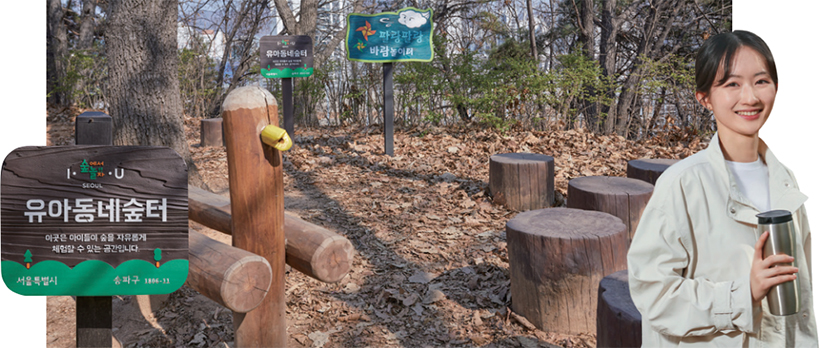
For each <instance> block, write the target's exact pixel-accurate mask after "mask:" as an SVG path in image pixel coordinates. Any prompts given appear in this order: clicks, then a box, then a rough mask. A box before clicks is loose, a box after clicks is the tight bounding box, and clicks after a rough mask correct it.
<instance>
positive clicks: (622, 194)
mask: <svg viewBox="0 0 820 348" xmlns="http://www.w3.org/2000/svg"><path fill="white" fill-rule="evenodd" d="M654 189H655V187H654V186H652V184H649V183H646V182H643V181H640V180H637V179H629V178H621V177H616V176H586V177H580V178H575V179H572V180H570V181H569V185H568V187H567V196H568V197H567V208H577V209H584V210H597V211H602V212H604V213H610V214H612V215H615V216H617V217H619V218H621V220H622V221H623V222H624V224H626V227H627V230H628V231H629V234H628V236H627V238H628V240H629V242H630V243H631V242H632V236H633V235H635V229H636V228H638V222H639V221H640V220H641V214H643V210H644V208H646V203H647V202H649V198H650V197H652V191H653V190H654Z"/></svg>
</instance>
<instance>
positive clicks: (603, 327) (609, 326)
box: [598, 270, 641, 347]
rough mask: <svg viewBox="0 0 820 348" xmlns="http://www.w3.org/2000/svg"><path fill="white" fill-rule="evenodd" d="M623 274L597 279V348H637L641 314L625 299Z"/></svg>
mask: <svg viewBox="0 0 820 348" xmlns="http://www.w3.org/2000/svg"><path fill="white" fill-rule="evenodd" d="M628 279H629V275H628V274H627V271H626V270H623V271H618V272H615V273H612V274H610V275H608V276H606V277H604V279H601V285H600V287H599V288H598V347H640V346H641V313H640V312H638V308H635V304H634V303H633V302H632V296H630V295H629V282H628Z"/></svg>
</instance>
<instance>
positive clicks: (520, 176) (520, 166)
mask: <svg viewBox="0 0 820 348" xmlns="http://www.w3.org/2000/svg"><path fill="white" fill-rule="evenodd" d="M490 194H491V195H492V196H493V202H494V203H496V204H501V205H504V206H505V207H507V208H509V209H512V210H519V211H525V210H532V209H542V208H549V207H550V206H551V205H552V202H553V201H554V199H555V160H554V159H553V158H552V156H547V155H541V154H535V153H505V154H498V155H492V156H490Z"/></svg>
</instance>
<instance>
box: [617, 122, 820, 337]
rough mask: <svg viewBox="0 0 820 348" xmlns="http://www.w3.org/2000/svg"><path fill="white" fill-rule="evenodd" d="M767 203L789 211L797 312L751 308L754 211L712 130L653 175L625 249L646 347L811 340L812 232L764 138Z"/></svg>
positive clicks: (800, 202)
mask: <svg viewBox="0 0 820 348" xmlns="http://www.w3.org/2000/svg"><path fill="white" fill-rule="evenodd" d="M759 153H760V154H761V155H762V156H763V157H762V159H763V161H764V162H765V163H766V164H767V166H768V169H769V192H770V194H771V207H772V210H774V209H785V210H789V211H791V212H792V213H793V218H794V224H795V227H796V230H797V233H798V236H799V238H798V241H799V242H800V243H802V245H799V246H798V248H797V249H798V251H797V255H795V260H796V263H797V267H798V269H799V271H798V277H799V278H800V287H801V289H800V294H801V295H800V296H801V299H800V301H801V305H800V307H801V308H800V312H798V313H797V314H795V315H790V316H786V317H778V316H774V315H771V314H770V313H769V310H768V305H767V304H766V301H765V300H764V301H762V303H763V305H762V308H761V306H757V307H755V308H753V306H752V298H751V287H750V285H749V271H750V269H751V261H752V255H753V254H754V245H755V242H756V241H757V218H756V217H755V215H756V214H758V213H759V211H758V210H757V209H756V208H754V207H753V206H752V204H751V203H750V202H749V200H748V199H746V198H745V197H743V196H742V195H741V193H740V191H739V189H738V187H737V184H736V183H735V179H734V177H733V175H732V174H731V172H730V171H729V168H728V167H727V166H726V163H725V161H724V158H723V152H722V151H721V149H720V144H719V142H718V137H717V135H715V136H714V137H713V139H712V141H711V143H710V144H709V147H708V148H707V149H706V150H703V151H701V152H698V153H697V154H695V155H693V156H691V157H689V158H687V159H684V160H682V161H680V162H678V163H676V164H675V165H673V166H671V167H669V168H668V169H667V170H666V172H664V174H663V175H661V177H660V178H659V179H658V181H657V183H656V185H655V192H654V193H653V194H652V198H651V199H650V200H649V203H648V205H647V207H646V210H644V212H643V216H642V217H641V221H640V223H639V224H638V228H637V230H636V232H635V236H634V239H633V240H632V245H631V246H630V248H629V254H628V257H627V259H628V267H629V290H630V293H631V295H632V300H633V301H634V302H635V306H636V307H637V308H638V310H639V311H640V312H641V316H642V318H643V322H642V324H643V325H642V327H643V345H644V347H676V346H677V347H689V346H705V347H817V327H816V324H815V321H814V313H812V306H813V304H812V291H811V251H810V249H811V236H810V230H809V224H808V221H806V211H805V207H804V206H803V202H805V201H806V199H807V197H806V196H805V195H804V194H802V193H801V192H800V191H799V189H798V187H797V183H796V182H795V180H794V175H793V174H792V173H791V171H789V170H788V169H787V168H786V167H784V166H783V165H782V164H780V162H778V161H777V158H775V157H774V154H772V152H771V151H770V150H769V149H768V147H767V146H766V144H765V143H763V141H761V142H760V150H759Z"/></svg>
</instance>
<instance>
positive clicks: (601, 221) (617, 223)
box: [507, 208, 627, 334]
mask: <svg viewBox="0 0 820 348" xmlns="http://www.w3.org/2000/svg"><path fill="white" fill-rule="evenodd" d="M625 235H626V226H625V225H624V224H623V222H621V220H620V219H618V218H616V217H614V216H612V215H609V214H606V213H602V212H597V211H588V210H579V209H569V208H550V209H540V210H532V211H528V212H525V213H521V214H518V215H517V216H516V217H515V218H513V219H512V220H510V221H509V222H507V248H508V254H509V258H510V282H511V284H510V291H511V293H512V309H513V311H515V312H517V313H519V314H521V315H523V316H524V317H526V318H527V319H528V320H529V321H530V322H532V323H533V324H534V325H535V326H536V327H538V328H539V329H541V330H544V331H552V332H558V333H566V334H578V333H582V332H587V333H589V332H593V331H594V330H595V312H596V307H597V296H598V283H599V282H600V280H601V279H602V278H603V277H604V276H605V275H607V274H611V273H613V272H615V271H619V270H622V269H626V252H627V245H626V236H625Z"/></svg>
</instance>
